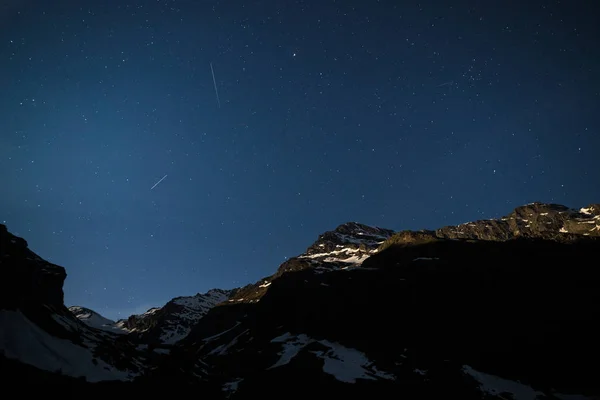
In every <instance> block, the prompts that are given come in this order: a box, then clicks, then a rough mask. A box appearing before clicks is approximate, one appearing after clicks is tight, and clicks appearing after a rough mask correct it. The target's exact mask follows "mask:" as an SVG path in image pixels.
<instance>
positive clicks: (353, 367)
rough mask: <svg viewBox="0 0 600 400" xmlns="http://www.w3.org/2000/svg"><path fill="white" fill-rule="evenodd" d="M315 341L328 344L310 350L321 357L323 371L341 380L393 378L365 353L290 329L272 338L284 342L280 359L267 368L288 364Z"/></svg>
mask: <svg viewBox="0 0 600 400" xmlns="http://www.w3.org/2000/svg"><path fill="white" fill-rule="evenodd" d="M315 342H317V343H320V344H322V345H323V346H326V347H328V349H327V350H325V351H313V352H312V353H313V354H315V355H316V356H317V357H319V358H321V359H323V361H324V363H323V372H325V373H327V374H329V375H332V376H333V377H334V378H336V379H337V380H339V381H341V382H346V383H356V380H357V379H369V380H377V378H381V379H390V380H394V379H396V377H395V376H394V375H392V374H388V373H386V372H383V371H379V370H377V368H375V366H374V365H373V362H371V361H370V360H369V359H368V358H367V356H366V355H365V354H364V353H362V352H360V351H358V350H356V349H351V348H348V347H345V346H342V345H341V344H339V343H336V342H330V341H328V340H315V339H311V338H309V337H308V336H307V335H305V334H300V335H292V334H291V333H289V332H287V333H284V334H283V335H281V336H278V337H276V338H274V339H272V340H271V343H283V350H282V351H281V352H280V353H279V356H280V358H279V360H277V362H276V363H275V364H273V365H272V366H271V367H269V368H268V369H273V368H277V367H281V366H282V365H286V364H288V363H289V362H290V361H291V360H292V359H293V358H294V357H296V356H297V355H298V353H299V352H300V351H301V350H302V349H304V348H305V347H306V346H307V345H309V344H311V343H315Z"/></svg>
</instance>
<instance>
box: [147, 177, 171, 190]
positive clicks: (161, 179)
mask: <svg viewBox="0 0 600 400" xmlns="http://www.w3.org/2000/svg"><path fill="white" fill-rule="evenodd" d="M166 177H167V175H165V176H163V177H162V178H160V180H159V181H158V182H156V183H155V184H154V186H152V187H151V188H150V190H152V189H154V188H155V187H156V185H158V184H159V183H161V182H162V181H163V180H164V179H165V178H166Z"/></svg>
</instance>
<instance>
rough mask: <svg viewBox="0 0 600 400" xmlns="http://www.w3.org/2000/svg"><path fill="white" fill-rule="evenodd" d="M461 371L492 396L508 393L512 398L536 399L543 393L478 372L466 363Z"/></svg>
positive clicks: (521, 399) (515, 399)
mask: <svg viewBox="0 0 600 400" xmlns="http://www.w3.org/2000/svg"><path fill="white" fill-rule="evenodd" d="M463 371H464V372H465V373H467V374H468V375H470V376H472V377H473V378H474V379H475V380H476V381H477V382H479V390H481V391H482V392H485V393H488V394H491V395H493V396H498V395H500V394H502V393H510V394H511V395H512V398H513V399H514V400H536V399H537V397H538V396H543V395H544V393H542V392H540V391H537V390H534V389H533V388H532V387H531V386H528V385H524V384H522V383H519V382H515V381H511V380H508V379H504V378H500V377H498V376H495V375H490V374H486V373H483V372H479V371H477V370H475V369H473V368H472V367H470V366H468V365H464V366H463Z"/></svg>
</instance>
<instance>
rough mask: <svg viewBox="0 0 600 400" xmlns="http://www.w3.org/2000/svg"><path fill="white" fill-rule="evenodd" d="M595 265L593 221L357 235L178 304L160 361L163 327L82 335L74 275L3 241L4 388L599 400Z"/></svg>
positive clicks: (559, 209) (519, 212)
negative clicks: (70, 293) (69, 300)
mask: <svg viewBox="0 0 600 400" xmlns="http://www.w3.org/2000/svg"><path fill="white" fill-rule="evenodd" d="M599 254H600V206H598V205H591V206H588V207H585V208H582V209H577V210H575V209H569V208H567V207H565V206H561V205H553V204H542V203H533V204H529V205H526V206H523V207H519V208H517V209H515V210H514V211H513V212H512V213H511V214H509V215H507V216H505V217H503V218H500V219H496V220H486V221H475V222H472V223H467V224H462V225H459V226H456V227H445V228H441V229H438V230H436V231H419V232H414V231H403V232H397V233H394V232H392V231H391V230H386V229H380V228H374V227H369V226H366V225H361V224H358V223H347V224H343V225H341V226H339V227H338V228H336V229H335V230H334V231H330V232H326V233H324V234H323V235H320V236H319V238H318V240H317V241H316V242H315V243H314V244H313V245H311V246H310V247H309V248H308V249H307V251H306V252H305V253H303V254H301V255H299V256H297V257H292V258H290V259H289V260H288V261H286V262H285V263H283V264H282V265H281V266H280V267H279V269H278V270H277V271H276V272H275V274H274V275H272V276H269V277H265V278H264V279H261V280H260V281H259V282H256V283H255V284H252V285H248V286H246V287H244V288H240V289H236V290H234V291H231V292H212V291H211V292H212V294H210V295H209V297H210V296H212V297H211V298H213V299H214V300H215V301H213V302H212V303H210V302H207V301H205V300H206V298H205V297H204V296H205V295H208V294H205V295H200V294H199V295H196V296H192V297H185V298H178V299H179V303H182V304H183V306H182V304H178V303H177V301H176V300H178V299H174V300H172V301H171V302H169V303H173V304H175V305H178V306H182V307H183V308H179V307H175V306H173V305H171V306H169V303H167V305H165V306H164V307H163V308H164V309H167V311H168V310H170V309H173V310H176V311H173V312H170V314H169V315H171V314H177V315H179V314H185V315H188V314H189V315H192V314H193V317H191V319H189V320H190V321H192V322H190V326H186V327H185V329H184V330H182V331H180V337H177V340H171V342H170V343H165V340H162V339H160V337H161V336H160V335H161V334H164V333H165V332H171V331H168V329H167V330H160V329H159V328H160V327H161V326H162V325H161V322H160V321H161V320H160V319H156V320H155V322H153V324H154V325H152V327H150V328H152V329H150V328H148V329H145V328H144V327H143V325H136V326H137V328H133V329H137V331H136V332H137V333H136V332H133V333H132V332H129V331H128V330H127V327H125V331H124V332H111V330H110V329H106V326H100V327H98V326H93V325H94V323H96V325H97V323H98V321H100V325H103V324H104V325H106V324H110V323H112V321H109V322H105V321H102V320H101V319H98V318H96V316H95V315H93V314H92V312H93V311H91V310H85V309H77V310H73V311H76V312H77V313H78V316H79V318H78V317H76V316H75V315H74V314H73V313H72V312H70V311H69V310H68V309H66V308H65V307H64V304H63V302H62V298H63V296H62V284H63V281H64V279H65V276H66V274H65V271H64V269H63V268H62V267H59V266H55V265H52V264H50V263H48V262H46V261H44V260H43V259H41V258H40V257H38V256H37V255H35V254H34V253H32V252H31V251H30V250H29V249H28V248H27V244H26V242H25V240H23V239H21V238H17V237H15V236H13V235H12V234H10V233H9V232H8V231H7V230H6V227H5V226H3V225H0V270H1V271H2V276H3V279H2V280H1V281H0V282H1V283H0V285H2V286H1V287H0V289H1V293H0V296H1V297H0V349H1V350H2V356H0V365H1V374H2V377H3V379H4V381H5V382H10V383H11V385H14V386H15V387H17V388H19V389H20V391H21V393H29V392H28V390H37V389H35V388H36V387H38V386H36V385H33V386H32V385H31V383H36V384H39V383H54V384H56V383H62V384H64V385H59V386H56V385H55V386H53V389H47V393H46V394H49V393H51V392H52V393H53V394H60V395H61V396H62V397H70V396H71V395H72V396H73V397H75V396H77V397H81V396H82V395H83V396H84V397H86V398H88V397H98V398H100V397H105V396H110V397H111V398H114V397H118V398H121V397H123V398H125V397H129V396H131V395H133V394H135V395H138V396H139V395H153V396H161V395H162V394H163V393H164V395H165V396H166V395H169V396H172V395H173V394H175V393H188V392H189V391H190V390H194V395H195V396H198V397H203V396H204V398H210V399H219V398H231V399H251V398H261V399H281V398H292V399H300V398H302V399H305V398H306V397H307V396H313V397H314V396H319V397H329V396H336V397H341V398H406V399H442V398H462V399H511V398H512V399H519V400H521V399H571V400H573V399H588V398H598V396H599V395H600V383H599V382H598V376H600V374H599V373H600V367H598V360H599V359H600V344H599V343H600V342H599V341H598V339H597V334H596V332H597V330H596V328H595V327H596V325H597V321H598V318H599V317H600V315H599V311H598V305H599V304H600V278H598V274H597V272H596V269H597V264H598V262H597V258H598V255H599ZM211 292H209V293H211ZM182 299H183V300H182ZM190 299H195V300H190ZM163 308H161V309H163ZM200 308H201V309H202V312H201V313H200V314H202V315H200V314H197V313H196V311H194V310H199V309H200ZM190 310H191V311H190ZM154 313H156V312H152V314H154ZM165 313H166V312H165ZM190 313H191V314H190ZM82 316H87V317H85V318H84V317H82ZM98 317H100V318H101V316H99V315H98ZM86 318H87V322H82V321H83V320H84V319H86ZM173 318H175V317H173ZM173 318H171V319H170V320H169V321H170V322H169V323H170V324H171V325H169V326H172V324H173V323H177V324H179V322H178V321H180V319H179V318H180V317H176V318H175V319H173ZM181 318H183V317H181ZM90 320H93V322H94V323H92V322H90ZM174 321H175V322H174ZM134 322H135V321H134ZM122 325H123V324H122ZM165 326H167V325H165ZM133 329H129V330H133ZM145 332H146V333H145ZM151 332H159V333H154V334H153V333H151ZM173 332H177V330H175V331H173ZM189 386H194V388H193V389H190V388H189ZM32 388H34V389H32ZM54 392H55V393H54ZM575 395H577V396H578V397H573V396H575Z"/></svg>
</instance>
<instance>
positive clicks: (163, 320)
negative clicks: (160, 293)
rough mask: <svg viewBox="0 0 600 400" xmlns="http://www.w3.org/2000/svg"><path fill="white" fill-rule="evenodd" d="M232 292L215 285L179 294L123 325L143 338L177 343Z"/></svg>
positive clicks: (157, 342) (135, 316)
mask: <svg viewBox="0 0 600 400" xmlns="http://www.w3.org/2000/svg"><path fill="white" fill-rule="evenodd" d="M231 293H232V291H231V290H222V289H212V290H209V291H208V292H206V293H198V294H196V295H195V296H182V297H176V298H174V299H172V300H171V301H169V302H168V303H167V304H165V305H164V306H163V307H160V308H151V309H150V310H148V311H147V312H146V313H144V314H142V315H132V316H131V317H129V318H128V319H127V320H126V321H125V322H124V324H123V326H124V328H126V329H127V330H128V331H129V332H131V334H132V335H133V336H135V337H136V338H137V340H138V341H140V342H143V343H148V344H157V345H158V344H174V343H176V342H178V341H180V340H181V339H183V338H185V337H186V336H187V335H188V334H189V333H190V331H191V329H192V327H193V326H194V325H196V323H197V322H198V321H199V320H200V319H201V318H202V317H203V316H204V315H206V313H207V312H208V311H209V310H210V309H211V308H213V307H214V306H215V305H217V304H219V303H222V302H224V301H226V300H227V299H228V298H229V296H230V295H231Z"/></svg>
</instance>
